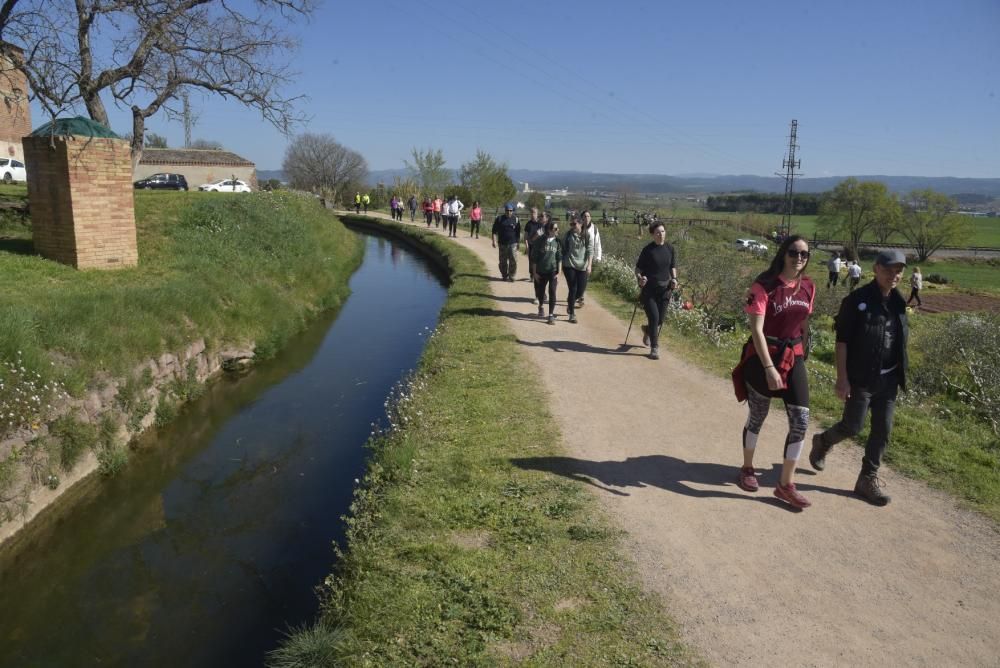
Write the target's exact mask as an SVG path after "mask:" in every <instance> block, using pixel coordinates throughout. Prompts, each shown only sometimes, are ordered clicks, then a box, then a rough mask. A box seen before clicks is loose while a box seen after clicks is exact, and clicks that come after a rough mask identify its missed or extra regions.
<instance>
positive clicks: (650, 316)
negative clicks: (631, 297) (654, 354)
mask: <svg viewBox="0 0 1000 668" xmlns="http://www.w3.org/2000/svg"><path fill="white" fill-rule="evenodd" d="M584 273H586V272H584ZM669 301H670V290H668V289H667V288H666V287H664V286H660V285H653V286H647V287H646V288H645V289H643V291H642V292H640V293H639V302H640V303H641V304H642V310H643V311H645V312H646V323H647V326H648V327H649V330H648V331H649V347H650V348H659V346H660V327H662V326H663V319H664V318H665V317H666V315H667V302H669Z"/></svg>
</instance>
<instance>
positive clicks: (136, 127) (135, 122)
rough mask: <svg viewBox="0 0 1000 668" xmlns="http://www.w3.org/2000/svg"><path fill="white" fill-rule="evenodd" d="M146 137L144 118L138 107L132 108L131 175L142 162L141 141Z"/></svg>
mask: <svg viewBox="0 0 1000 668" xmlns="http://www.w3.org/2000/svg"><path fill="white" fill-rule="evenodd" d="M145 135H146V117H145V116H143V115H142V112H141V111H140V110H139V108H138V107H132V173H133V174H135V168H136V167H138V166H139V161H140V160H142V148H143V141H144V140H145Z"/></svg>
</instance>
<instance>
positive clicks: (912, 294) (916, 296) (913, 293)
mask: <svg viewBox="0 0 1000 668" xmlns="http://www.w3.org/2000/svg"><path fill="white" fill-rule="evenodd" d="M914 299H916V300H917V306H923V305H924V303H923V302H922V301H920V290H918V289H917V288H910V298H909V299H907V300H906V304H907V306H908V305H909V304H910V302H912V301H913V300H914Z"/></svg>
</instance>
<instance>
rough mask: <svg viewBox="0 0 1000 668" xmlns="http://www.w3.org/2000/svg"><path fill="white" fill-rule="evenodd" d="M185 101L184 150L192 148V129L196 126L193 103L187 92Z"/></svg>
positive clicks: (184, 95) (184, 97) (184, 96)
mask: <svg viewBox="0 0 1000 668" xmlns="http://www.w3.org/2000/svg"><path fill="white" fill-rule="evenodd" d="M183 100H184V148H190V147H191V128H192V127H193V126H194V119H193V118H192V117H191V102H190V101H189V100H188V94H187V91H184V94H183Z"/></svg>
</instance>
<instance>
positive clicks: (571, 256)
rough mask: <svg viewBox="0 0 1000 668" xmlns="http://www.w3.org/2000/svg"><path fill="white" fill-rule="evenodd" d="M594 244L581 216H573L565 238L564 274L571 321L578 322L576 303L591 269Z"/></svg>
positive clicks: (567, 309)
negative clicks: (567, 289) (585, 230)
mask: <svg viewBox="0 0 1000 668" xmlns="http://www.w3.org/2000/svg"><path fill="white" fill-rule="evenodd" d="M593 255H594V244H593V242H592V241H591V240H590V237H589V236H587V233H586V232H584V231H583V228H582V224H581V222H580V219H579V218H573V219H572V220H570V223H569V232H567V233H566V238H565V239H563V275H564V276H566V286H567V287H568V288H569V294H568V295H567V296H566V311H567V312H568V313H569V321H570V322H576V321H577V320H576V304H577V300H578V299H579V297H580V294H579V289H580V285H581V283H582V282H583V281H584V280H586V279H585V278H584V277H585V276H586V275H587V272H588V271H590V263H591V261H592V260H593Z"/></svg>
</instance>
